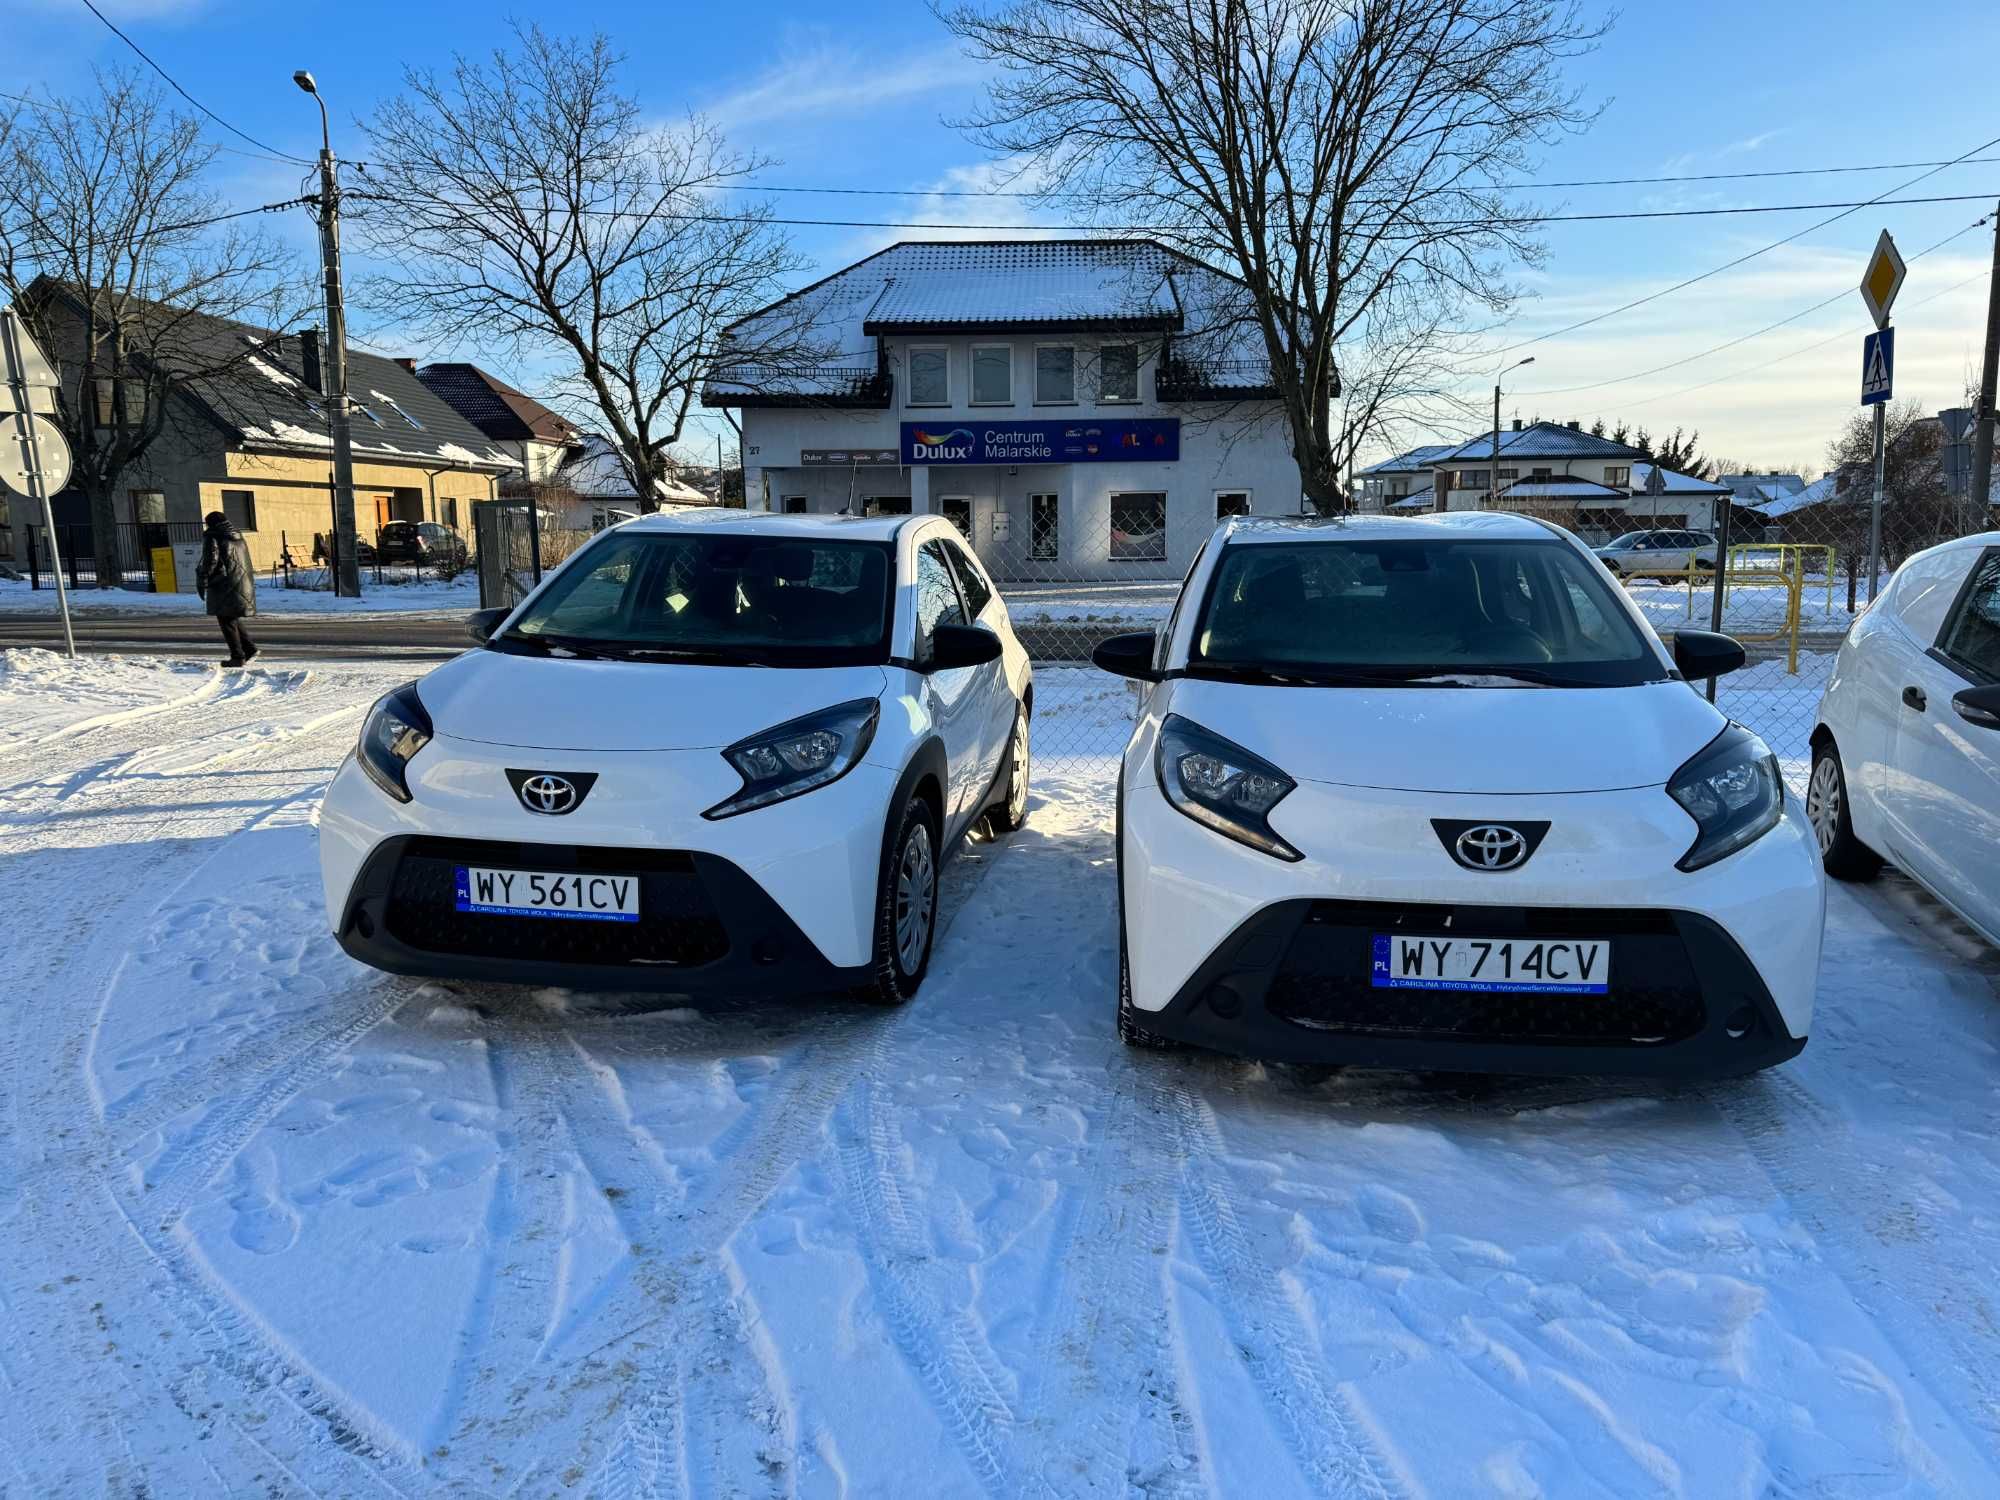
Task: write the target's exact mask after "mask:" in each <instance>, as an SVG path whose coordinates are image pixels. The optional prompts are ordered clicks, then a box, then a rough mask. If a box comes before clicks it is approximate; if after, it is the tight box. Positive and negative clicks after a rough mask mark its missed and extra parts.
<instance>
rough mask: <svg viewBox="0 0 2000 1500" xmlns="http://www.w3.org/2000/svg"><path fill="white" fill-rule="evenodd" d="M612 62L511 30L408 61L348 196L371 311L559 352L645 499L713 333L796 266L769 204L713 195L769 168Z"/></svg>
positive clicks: (779, 353) (769, 294) (604, 48)
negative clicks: (462, 52) (369, 261)
mask: <svg viewBox="0 0 2000 1500" xmlns="http://www.w3.org/2000/svg"><path fill="white" fill-rule="evenodd" d="M620 61H621V60H620V58H619V57H618V56H617V54H616V53H615V52H614V51H613V50H612V47H611V44H610V43H609V42H608V41H607V40H606V39H605V38H604V37H602V36H597V37H594V38H591V39H589V40H580V39H571V38H565V37H558V36H552V35H550V34H548V33H546V32H544V31H542V30H541V29H540V28H539V27H535V26H528V27H525V28H524V27H520V26H516V27H515V29H514V44H513V46H512V47H511V48H503V49H498V50H496V51H494V52H493V54H492V55H491V56H490V57H489V58H487V59H485V60H484V61H479V60H473V59H468V58H464V57H461V58H458V59H456V60H455V62H454V64H453V66H452V68H451V71H450V72H449V73H448V74H444V75H439V74H436V73H433V72H430V71H425V70H416V69H412V70H409V71H408V72H406V74H405V76H404V88H405V91H404V93H403V94H402V96H400V97H398V98H396V99H393V100H391V101H390V102H389V103H388V104H386V105H384V106H383V107H382V108H381V110H380V111H379V112H378V114H377V115H376V118H375V121H374V123H373V124H372V125H370V126H368V127H367V129H368V135H369V138H370V142H371V147H370V153H369V161H368V168H367V177H368V183H369V185H368V186H366V187H363V188H359V189H357V190H355V191H352V192H350V193H349V194H348V200H349V201H350V202H354V203H356V204H357V207H358V208H359V209H360V213H359V215H358V220H359V223H360V225H361V227H362V232H363V233H364V234H365V236H366V237H367V239H368V241H369V244H370V245H371V247H372V249H373V250H374V252H375V253H376V254H377V255H379V256H381V257H384V258H386V259H387V260H389V261H391V262H392V263H394V264H395V266H396V267H397V274H395V275H386V276H379V277H376V278H374V279H372V280H371V281H370V282H369V284H368V286H367V288H366V290H365V297H366V300H367V301H368V302H369V303H370V304H371V305H372V307H373V308H374V310H375V311H377V312H379V313H380V314H381V315H382V316H383V318H384V319H385V320H387V321H389V322H392V323H402V324H405V325H409V326H414V327H416V328H419V329H421V330H423V331H424V332H425V333H427V334H429V335H430V336H432V337H433V338H436V339H438V340H439V341H441V342H443V343H446V344H450V345H462V344H471V345H472V346H474V347H476V348H479V349H482V350H499V351H503V352H504V353H505V354H506V355H508V356H511V357H512V358H513V359H515V360H517V361H528V360H533V359H538V358H547V357H549V356H550V355H554V356H556V357H557V358H558V359H559V360H560V361H561V363H562V366H563V370H562V373H561V375H560V376H559V377H558V383H557V385H556V386H555V388H554V389H553V390H552V391H551V392H550V395H551V397H552V398H553V399H555V400H556V401H558V402H561V403H562V404H566V405H568V406H569V407H570V409H571V410H572V412H573V413H574V414H576V415H578V416H579V417H581V418H582V419H583V420H585V421H587V422H589V424H590V425H593V426H595V425H599V424H601V425H602V426H603V427H604V428H605V429H607V431H608V435H609V436H610V438H611V441H612V442H613V444H614V445H615V446H616V447H617V449H618V452H619V455H620V457H621V458H622V460H623V462H624V464H625V467H626V470H627V473H628V476H629V477H630V479H631V480H632V483H633V487H634V489H635V491H636V492H637V494H638V495H639V496H640V497H641V503H642V504H643V505H645V507H646V508H647V509H649V510H650V509H653V508H654V506H655V504H656V502H655V501H654V499H653V495H654V484H655V482H656V481H658V480H661V479H664V478H666V477H668V476H669V475H670V474H671V473H672V472H673V459H672V457H671V455H670V454H669V452H668V450H669V448H671V447H672V445H673V444H675V443H677V442H678V441H680V438H681V435H682V431H683V428H684V426H685V424H686V421H687V416H688V411H689V408H690V407H691V406H692V404H693V402H694V401H695V399H696V397H697V395H698V393H699V390H700V385H701V380H702V377H703V375H704V374H705V373H706V372H707V370H708V368H709V366H710V365H711V364H712V362H713V359H714V355H715V352H716V348H717V345H718V340H719V335H720V333H721V330H722V329H723V328H724V327H726V326H727V325H728V324H730V323H731V322H733V321H735V320H736V319H738V318H741V317H743V316H744V315H746V314H747V313H749V312H751V311H753V310H754V309H756V308H758V307H760V306H762V305H763V304H765V303H767V302H769V301H772V300H773V299H774V298H775V297H776V296H777V295H778V294H779V292H780V291H781V290H782V286H783V283H784V282H785V281H786V279H787V278H788V277H789V276H790V275H791V274H792V273H793V271H795V270H796V269H797V262H796V261H795V260H794V259H793V257H792V255H791V253H790V251H789V249H788V247H787V245H786V242H785V240H784V239H783V238H782V236H780V235H779V234H778V233H777V231H776V230H774V229H773V228H772V226H771V225H770V223H769V222H768V220H769V211H768V209H765V208H762V207H755V206H752V207H745V206H743V205H742V204H740V203H738V202H735V201H734V200H731V201H730V202H728V203H727V204H725V203H724V202H722V201H721V200H720V199H719V198H718V196H717V194H718V190H720V189H724V188H727V187H729V186H730V185H732V184H734V183H736V182H738V181H740V180H741V179H742V178H743V177H744V176H746V175H747V174H749V173H751V172H754V171H756V170H758V169H759V168H760V167H762V166H763V165H764V163H763V162H761V161H759V160H757V159H755V158H752V157H747V156H742V155H738V154H736V153H734V152H732V151H731V150H730V149H729V147H728V145H727V143H726V142H725V141H724V140H723V138H722V136H721V134H720V133H719V132H718V131H716V130H715V129H714V128H712V127H711V126H709V125H707V124H704V123H703V122H702V121H700V120H698V119H691V120H689V121H688V122H687V123H686V124H684V125H682V126H677V127H672V128H666V127H656V126H652V125H649V124H648V123H647V122H646V121H645V120H644V119H643V117H642V116H641V113H640V110H639V106H638V103H637V102H636V101H635V100H634V99H633V98H632V97H631V96H630V95H628V94H626V93H624V92H623V91H621V89H620V87H619V83H618V70H619V65H620ZM739 353H745V351H739ZM796 353H797V351H795V350H791V349H784V350H779V349H770V350H759V351H748V352H747V357H751V358H767V359H784V358H788V357H792V356H794V355H796Z"/></svg>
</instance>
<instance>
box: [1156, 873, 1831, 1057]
mask: <svg viewBox="0 0 2000 1500" xmlns="http://www.w3.org/2000/svg"><path fill="white" fill-rule="evenodd" d="M1399 931H1400V932H1404V933H1409V934H1419V933H1423V934H1432V933H1444V932H1452V931H1458V932H1477V933H1478V934H1479V935H1480V936H1482V937H1487V936H1491V937H1499V938H1515V939H1529V938H1536V937H1551V938H1603V939H1607V940H1609V941H1610V942H1611V943H1612V945H1613V950H1614V952H1615V953H1616V954H1617V959H1616V966H1615V968H1614V974H1613V986H1612V991H1611V993H1610V994H1609V995H1577V996H1566V995H1536V994H1486V993H1463V992H1453V991H1447V990H1421V989H1376V988H1374V987H1373V986H1372V985H1371V984H1370V982H1369V969H1370V957H1371V944H1372V943H1373V941H1374V939H1375V938H1376V937H1377V936H1378V935H1382V934H1393V933H1396V932H1399ZM1621 974H1633V975H1637V976H1639V977H1638V978H1637V979H1636V980H1627V979H1621V978H1620V977H1619V976H1620V975H1621ZM1139 1020H1140V1024H1141V1025H1143V1026H1144V1027H1145V1029H1146V1030H1148V1031H1150V1032H1153V1033H1154V1034H1156V1035H1159V1036H1163V1037H1167V1038H1170V1039H1172V1040H1174V1041H1179V1042H1185V1043H1187V1044H1189V1045H1192V1046H1198V1047H1205V1048H1208V1049H1209V1050H1211V1051H1216V1052H1228V1053H1234V1054H1237V1055H1239V1056H1245V1057H1255V1058H1261V1059H1265V1060H1268V1061H1273V1062H1290V1063H1346V1064H1352V1065H1355V1066H1360V1067H1377V1068H1408V1069H1428V1070H1436V1071H1443V1072H1471V1073H1560V1074H1579V1073H1582V1074H1626V1075H1641V1076H1650V1077H1665V1076H1685V1075H1696V1076H1702V1077H1726V1076H1728V1075H1730V1074H1736V1073H1750V1072H1755V1071H1757V1070H1758V1069H1760V1068H1768V1067H1770V1066H1772V1065H1773V1064H1775V1063H1781V1062H1784V1061H1785V1060H1787V1059H1788V1058H1791V1057H1795V1056H1797V1055H1798V1053H1799V1051H1800V1049H1801V1048H1803V1047H1804V1046H1805V1038H1804V1037H1803V1036H1796V1037H1795V1036H1793V1035H1791V1033H1790V1032H1789V1031H1787V1030H1786V1027H1785V1023H1784V1020H1783V1018H1782V1017H1781V1016H1780V1015H1779V1013H1778V1008H1777V1005H1776V1004H1775V1003H1774V1002H1773V1000H1772V998H1771V992H1770V990H1769V989H1768V988H1767V987H1766V986H1765V984H1764V982H1763V980H1762V979H1761V978H1759V977H1758V974H1757V970H1756V968H1755V966H1754V965H1752V964H1751V962H1750V960H1749V959H1748V958H1747V957H1745V955H1744V953H1743V950H1742V949H1741V948H1740V947H1738V946H1737V944H1736V943H1735V941H1734V940H1732V939H1731V938H1730V936H1729V935H1728V934H1727V933H1726V932H1724V931H1723V930H1722V928H1721V927H1719V926H1718V925H1717V924H1716V923H1714V922H1713V921H1710V920H1709V919H1708V918H1706V917H1703V916H1699V915H1696V914H1695V913H1692V912H1662V911H1629V910H1627V911H1620V910H1601V909H1599V910H1591V909H1585V908H1573V909H1568V910H1540V911H1538V910H1521V909H1514V910H1509V909H1507V908H1503V907H1491V906H1486V907H1457V906H1426V905H1414V904H1412V905H1383V904H1380V903H1370V902H1358V901H1314V900H1296V901H1283V902H1279V903H1278V904H1276V905H1274V906H1268V907H1265V908H1264V909H1263V910H1261V911H1259V912H1258V913H1257V914H1256V915H1255V916H1253V917H1251V918H1250V919H1249V920H1248V921H1246V922H1244V923H1243V924H1242V925H1241V926H1240V927H1238V928H1237V929H1236V930H1235V931H1234V932H1232V933H1231V934H1230V935H1229V936H1228V937H1227V938H1226V939H1225V940H1224V941H1223V942H1222V944H1221V945H1220V946H1219V947H1218V948H1217V949H1216V950H1215V952H1214V953H1213V954H1212V955H1211V956H1210V957H1209V959H1208V961H1207V962H1206V963H1204V964H1203V965H1202V966H1201V968H1200V969H1199V970H1197V971H1196V972H1195V974H1194V975H1193V976H1192V977H1190V978H1189V979H1188V981H1187V983H1185V984H1184V985H1182V986H1181V988H1180V990H1179V992H1178V993H1176V994H1175V995H1174V997H1173V999H1172V1000H1170V1001H1169V1002H1168V1003H1167V1005H1166V1006H1165V1008H1163V1009H1161V1010H1159V1011H1153V1012H1147V1013H1145V1014H1143V1015H1142V1016H1141V1017H1140V1018H1139Z"/></svg>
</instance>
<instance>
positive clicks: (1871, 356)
mask: <svg viewBox="0 0 2000 1500" xmlns="http://www.w3.org/2000/svg"><path fill="white" fill-rule="evenodd" d="M1895 380H1896V330H1895V329H1893V328H1884V329H1883V330H1882V331H1881V332H1880V333H1871V334H1869V335H1868V336H1867V337H1866V338H1864V339H1863V340H1862V341H1861V404H1862V405H1863V406H1876V405H1879V404H1880V403H1882V402H1884V401H1887V400H1888V399H1889V390H1890V387H1891V386H1893V385H1894V384H1895Z"/></svg>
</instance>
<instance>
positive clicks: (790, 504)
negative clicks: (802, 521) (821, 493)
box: [785, 495, 806, 516]
mask: <svg viewBox="0 0 2000 1500" xmlns="http://www.w3.org/2000/svg"><path fill="white" fill-rule="evenodd" d="M805 513H806V497H805V496H804V495H787V496H785V514H786V515H788V516H802V515H804V514H805Z"/></svg>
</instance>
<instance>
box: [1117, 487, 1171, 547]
mask: <svg viewBox="0 0 2000 1500" xmlns="http://www.w3.org/2000/svg"><path fill="white" fill-rule="evenodd" d="M1111 556H1112V557H1114V558H1127V559H1132V560H1134V561H1145V562H1165V561H1166V560H1167V497H1166V496H1165V495H1113V496H1112V497H1111Z"/></svg>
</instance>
